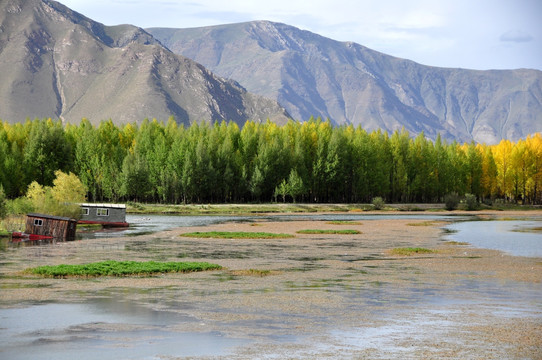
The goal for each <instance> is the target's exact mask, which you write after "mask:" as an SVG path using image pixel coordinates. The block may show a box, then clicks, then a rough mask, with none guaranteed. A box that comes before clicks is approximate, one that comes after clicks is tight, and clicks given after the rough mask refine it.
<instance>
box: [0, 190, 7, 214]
mask: <svg viewBox="0 0 542 360" xmlns="http://www.w3.org/2000/svg"><path fill="white" fill-rule="evenodd" d="M6 215H7V203H6V193H5V192H4V187H3V186H2V184H0V219H3V218H5V217H6Z"/></svg>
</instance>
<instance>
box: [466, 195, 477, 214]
mask: <svg viewBox="0 0 542 360" xmlns="http://www.w3.org/2000/svg"><path fill="white" fill-rule="evenodd" d="M465 203H466V204H467V210H476V209H478V200H477V199H476V195H473V194H466V195H465Z"/></svg>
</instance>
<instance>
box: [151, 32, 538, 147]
mask: <svg viewBox="0 0 542 360" xmlns="http://www.w3.org/2000/svg"><path fill="white" fill-rule="evenodd" d="M147 31H148V32H149V33H151V34H152V35H153V36H154V37H155V38H157V39H158V40H159V41H160V42H161V43H162V44H164V45H165V46H167V47H168V48H169V49H171V50H172V51H174V52H175V53H178V54H183V55H185V56H187V57H189V58H191V59H194V60H196V61H197V62H199V63H201V64H203V65H204V66H206V67H207V68H209V69H211V70H212V71H213V72H215V73H217V74H219V75H220V76H224V77H227V78H232V79H235V80H236V81H238V82H239V83H240V84H241V85H243V86H244V87H245V88H247V90H249V91H252V92H254V93H257V94H260V95H264V96H266V97H269V98H271V99H275V100H277V101H278V102H279V103H280V104H281V105H282V106H284V107H285V108H286V110H288V112H289V113H290V114H291V115H292V117H293V118H295V119H301V120H306V119H308V118H309V117H311V116H315V117H316V116H320V117H322V118H329V119H330V120H331V121H332V122H333V123H334V124H337V125H342V124H353V125H356V126H357V125H361V126H362V127H363V128H365V129H367V130H375V129H384V130H388V131H394V130H398V129H401V128H403V127H404V128H405V129H406V130H408V131H409V132H410V133H411V134H418V133H420V132H421V131H423V132H424V134H425V135H426V136H427V137H429V138H433V139H434V138H435V137H436V134H437V133H440V134H441V135H442V136H443V137H444V138H448V139H455V140H459V141H471V140H475V141H477V142H486V143H496V142H498V141H500V140H501V139H513V140H517V139H519V138H521V137H525V136H526V135H527V134H531V133H534V132H539V131H541V130H542V71H538V70H527V69H520V70H489V71H476V70H466V69H449V68H437V67H431V66H424V65H421V64H418V63H415V62H413V61H409V60H405V59H400V58H396V57H392V56H389V55H386V54H383V53H380V52H377V51H374V50H371V49H369V48H366V47H364V46H361V45H359V44H356V43H352V42H339V41H334V40H331V39H328V38H325V37H322V36H320V35H317V34H314V33H311V32H309V31H303V30H300V29H298V28H295V27H292V26H289V25H285V24H280V23H273V22H269V21H254V22H248V23H238V24H231V25H220V26H212V27H202V28H192V29H168V28H151V29H147Z"/></svg>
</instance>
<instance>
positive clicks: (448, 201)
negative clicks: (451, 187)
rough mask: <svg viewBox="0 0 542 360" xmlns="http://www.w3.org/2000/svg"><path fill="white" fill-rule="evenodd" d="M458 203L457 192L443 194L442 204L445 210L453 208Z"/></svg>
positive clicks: (455, 207)
mask: <svg viewBox="0 0 542 360" xmlns="http://www.w3.org/2000/svg"><path fill="white" fill-rule="evenodd" d="M458 205H459V195H457V193H450V194H447V195H446V196H444V206H445V207H446V210H455V209H457V206H458Z"/></svg>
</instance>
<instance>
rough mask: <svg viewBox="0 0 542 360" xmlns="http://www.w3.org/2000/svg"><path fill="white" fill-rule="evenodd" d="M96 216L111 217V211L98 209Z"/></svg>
mask: <svg viewBox="0 0 542 360" xmlns="http://www.w3.org/2000/svg"><path fill="white" fill-rule="evenodd" d="M96 215H98V216H109V209H96Z"/></svg>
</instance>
